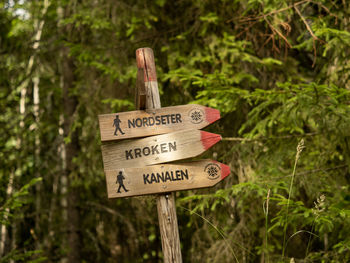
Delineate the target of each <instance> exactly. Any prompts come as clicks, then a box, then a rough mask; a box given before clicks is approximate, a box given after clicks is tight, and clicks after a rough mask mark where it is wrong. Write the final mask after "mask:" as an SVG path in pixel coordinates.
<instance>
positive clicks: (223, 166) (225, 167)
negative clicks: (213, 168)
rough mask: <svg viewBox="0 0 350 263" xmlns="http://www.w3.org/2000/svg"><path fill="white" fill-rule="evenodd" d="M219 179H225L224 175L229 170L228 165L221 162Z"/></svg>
mask: <svg viewBox="0 0 350 263" xmlns="http://www.w3.org/2000/svg"><path fill="white" fill-rule="evenodd" d="M220 166H221V180H223V179H225V177H227V176H228V175H229V174H230V173H231V171H230V166H228V165H226V164H223V163H221V164H220Z"/></svg>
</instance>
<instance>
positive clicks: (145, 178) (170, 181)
mask: <svg viewBox="0 0 350 263" xmlns="http://www.w3.org/2000/svg"><path fill="white" fill-rule="evenodd" d="M229 174H230V168H229V167H228V166H227V165H225V164H222V163H219V162H216V161H212V160H201V161H196V162H190V163H183V164H161V165H152V166H147V167H142V168H124V169H117V170H110V171H106V182H107V193H108V197H109V198H118V197H128V196H135V195H147V194H156V193H162V192H170V191H179V190H188V189H196V188H203V187H211V186H214V185H216V184H217V183H218V182H220V181H222V180H223V179H224V178H225V177H226V176H228V175H229Z"/></svg>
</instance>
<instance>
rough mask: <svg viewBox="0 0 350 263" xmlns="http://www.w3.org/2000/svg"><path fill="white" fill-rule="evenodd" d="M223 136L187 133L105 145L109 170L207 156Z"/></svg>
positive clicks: (104, 149)
mask: <svg viewBox="0 0 350 263" xmlns="http://www.w3.org/2000/svg"><path fill="white" fill-rule="evenodd" d="M220 140H221V136H220V135H218V134H214V133H209V132H205V131H200V130H185V131H178V132H173V133H167V134H163V135H157V136H151V137H147V138H143V139H137V140H128V141H123V142H119V143H118V142H111V143H108V144H104V145H102V157H103V164H104V169H105V170H112V169H116V168H121V167H124V168H127V167H142V166H145V165H151V164H157V163H164V162H171V161H176V160H181V159H187V158H191V157H195V156H197V155H200V154H201V153H203V152H205V151H206V150H207V149H209V148H210V147H211V146H213V145H214V144H215V143H217V142H219V141H220Z"/></svg>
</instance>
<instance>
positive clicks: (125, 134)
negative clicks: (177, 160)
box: [98, 104, 220, 141]
mask: <svg viewBox="0 0 350 263" xmlns="http://www.w3.org/2000/svg"><path fill="white" fill-rule="evenodd" d="M98 117H99V124H100V133H101V141H113V140H120V139H128V138H135V137H144V136H150V135H157V134H164V133H169V132H174V131H178V130H187V129H197V130H199V129H202V128H204V127H206V126H208V125H209V124H211V123H213V122H215V121H216V120H218V119H220V112H219V111H218V110H216V109H212V108H208V107H205V106H202V105H197V104H189V105H180V106H173V107H165V108H160V109H152V110H145V111H129V112H121V113H112V114H103V115H99V116H98Z"/></svg>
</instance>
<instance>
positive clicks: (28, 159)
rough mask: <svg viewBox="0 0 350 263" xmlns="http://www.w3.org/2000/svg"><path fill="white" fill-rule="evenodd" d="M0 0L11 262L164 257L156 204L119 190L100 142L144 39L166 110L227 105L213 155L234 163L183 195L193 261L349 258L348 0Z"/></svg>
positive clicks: (128, 105) (5, 254) (3, 186)
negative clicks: (217, 179)
mask: <svg viewBox="0 0 350 263" xmlns="http://www.w3.org/2000/svg"><path fill="white" fill-rule="evenodd" d="M0 7H1V8H0V54H1V60H0V61H1V62H0V83H1V86H0V87H1V88H0V105H1V115H0V129H1V130H0V131H1V135H0V148H1V151H0V204H1V205H0V220H1V240H0V254H1V259H0V262H11V261H12V262H41V261H43V262H73V263H74V262H125V263H126V262H162V253H161V242H160V239H159V231H158V225H157V216H156V213H155V210H156V207H155V198H154V197H152V196H147V197H136V198H129V199H116V200H108V199H107V195H106V187H105V179H104V173H103V165H102V158H101V152H100V136H99V128H98V121H97V115H98V114H102V113H112V112H120V111H127V110H133V109H134V87H135V81H136V72H137V68H136V63H135V51H136V49H137V48H140V47H151V48H152V49H153V50H154V53H155V59H156V66H157V74H158V82H159V85H160V92H161V101H162V106H171V105H179V104H187V103H191V102H196V103H200V104H203V105H207V106H210V107H214V108H217V109H219V110H220V111H221V112H222V119H221V120H220V121H219V122H217V123H216V124H214V125H213V126H212V127H209V128H208V130H209V131H211V132H216V133H220V134H222V136H223V142H221V143H220V144H218V145H216V146H215V147H214V148H213V149H212V150H211V151H209V152H208V153H206V154H205V156H204V157H208V158H214V159H217V160H218V161H221V162H224V163H227V164H230V166H231V170H232V173H231V175H230V177H228V178H227V179H225V181H224V182H222V183H221V184H220V185H218V186H216V187H215V188H212V189H204V190H194V191H184V192H179V193H177V206H178V207H177V213H178V220H179V227H180V238H181V242H182V254H183V258H184V262H284V261H285V262H290V260H291V258H294V261H295V262H347V261H349V260H350V252H349V248H350V191H349V183H350V174H349V165H350V145H349V143H350V142H349V139H350V137H349V130H350V107H349V102H350V86H349V85H350V83H349V77H350V71H349V69H350V64H349V60H348V57H349V55H350V54H349V52H350V49H349V45H350V32H349V23H350V21H349V17H350V4H349V3H348V2H347V1H333V0H332V1H326V0H320V1H312V0H302V1H268V0H263V1H260V0H259V1H254V0H251V1H236V0H234V1H224V0H223V1H213V0H208V1H187V0H181V1H166V0H156V1H136V0H135V1H119V0H118V1H112V0H74V1H67V0H43V1H33V0H32V1H30V0H5V1H3V2H2V3H0ZM298 145H299V147H298V150H297V146H298ZM202 157H203V156H202Z"/></svg>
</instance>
